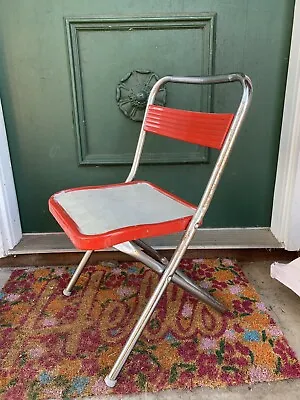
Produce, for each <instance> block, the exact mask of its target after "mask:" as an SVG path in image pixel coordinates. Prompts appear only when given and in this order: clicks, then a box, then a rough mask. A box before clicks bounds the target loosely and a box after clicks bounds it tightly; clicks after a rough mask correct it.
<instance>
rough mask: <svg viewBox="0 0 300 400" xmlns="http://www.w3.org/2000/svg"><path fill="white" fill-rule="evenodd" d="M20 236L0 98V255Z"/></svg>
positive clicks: (19, 238) (6, 252)
mask: <svg viewBox="0 0 300 400" xmlns="http://www.w3.org/2000/svg"><path fill="white" fill-rule="evenodd" d="M21 237H22V230H21V223H20V217H19V209H18V202H17V196H16V190H15V184H14V178H13V173H12V166H11V161H10V155H9V149H8V142H7V137H6V130H5V125H4V117H3V111H2V104H1V99H0V257H4V256H6V255H7V254H8V251H9V250H11V249H12V248H13V247H14V246H15V245H16V244H17V243H18V242H19V241H20V240H21Z"/></svg>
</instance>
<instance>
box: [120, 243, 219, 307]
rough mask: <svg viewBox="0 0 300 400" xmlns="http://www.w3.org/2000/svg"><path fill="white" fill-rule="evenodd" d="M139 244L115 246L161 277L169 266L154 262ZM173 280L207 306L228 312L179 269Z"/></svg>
mask: <svg viewBox="0 0 300 400" xmlns="http://www.w3.org/2000/svg"><path fill="white" fill-rule="evenodd" d="M137 242H140V241H135V242H134V243H132V242H125V243H121V244H118V245H115V246H114V247H115V248H116V249H118V250H119V251H122V252H123V253H126V254H129V255H131V256H132V257H134V258H135V259H137V260H138V261H141V262H142V263H143V264H145V265H147V266H148V267H149V268H151V269H152V270H153V271H155V272H156V273H158V274H159V275H162V274H163V273H164V271H165V269H166V267H167V266H166V265H163V264H161V263H160V262H158V261H156V260H154V259H153V258H152V257H150V256H149V255H148V254H145V252H143V251H141V250H140V249H139V248H138V247H137V246H136V244H135V243H137ZM147 246H148V245H147ZM149 247H150V246H149ZM150 249H152V248H151V247H150ZM145 250H146V249H145ZM152 250H153V252H156V251H155V250H154V249H152ZM146 251H147V250H146ZM157 254H158V253H157ZM158 257H160V256H159V255H158ZM158 257H157V258H158ZM171 279H172V282H174V283H176V284H177V285H178V286H180V287H181V288H182V289H184V290H186V291H187V292H189V293H190V294H191V295H192V296H194V297H196V298H197V299H198V300H201V301H203V302H205V303H206V304H209V305H210V306H212V307H213V308H214V309H215V310H217V311H219V312H221V313H224V312H226V311H227V308H226V307H225V306H224V305H223V304H222V303H220V302H219V301H218V300H216V299H215V298H214V297H213V296H212V295H211V294H210V293H209V292H208V291H206V290H205V289H203V288H200V287H199V286H198V285H197V284H196V283H195V282H194V281H193V280H192V279H190V278H189V277H188V276H186V275H185V274H184V273H183V272H182V271H180V270H179V269H177V270H176V271H175V273H174V275H173V276H172V278H171Z"/></svg>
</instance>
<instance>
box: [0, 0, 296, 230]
mask: <svg viewBox="0 0 300 400" xmlns="http://www.w3.org/2000/svg"><path fill="white" fill-rule="evenodd" d="M293 8H294V1H293V0H285V1H282V0H251V1H249V0H226V1H225V0H201V1H200V0H197V1H183V0H172V1H158V0H150V1H140V0H123V1H121V2H120V1H119V0H110V1H98V0H89V1H85V0H80V1H79V0H61V1H57V0H47V1H46V0H27V1H22V0H12V1H6V0H0V10H1V12H0V96H1V98H2V102H3V108H4V115H5V121H6V125H7V133H8V139H9V145H10V151H11V157H12V164H13V171H14V176H15V182H16V188H17V195H18V200H19V206H20V213H21V219H22V225H23V231H24V232H46V231H54V230H57V229H58V227H57V225H55V223H54V221H53V219H52V218H51V217H50V215H49V212H48V207H47V200H48V198H49V196H50V195H51V194H52V193H54V192H56V191H59V190H61V189H63V188H68V187H73V186H82V185H95V184H106V183H114V182H121V181H124V179H125V178H126V175H127V173H128V171H129V165H130V162H131V160H132V158H133V154H134V149H135V144H136V141H137V137H138V132H139V128H140V124H141V123H140V119H141V116H142V113H143V101H144V100H145V96H146V94H147V91H148V89H149V87H151V85H152V84H153V82H155V80H156V79H157V77H161V76H164V75H167V74H171V75H207V74H213V73H217V74H220V73H228V72H240V71H241V72H245V73H247V74H248V75H249V76H250V77H251V78H252V80H253V84H254V89H255V93H254V99H253V103H252V107H251V111H250V114H249V116H248V118H247V122H246V124H245V126H244V128H243V131H242V132H241V135H240V137H239V138H238V140H237V143H236V146H235V148H234V151H233V154H232V157H231V159H230V162H229V164H228V167H227V169H226V171H225V174H224V177H223V179H222V182H221V184H220V187H219V188H218V190H217V192H216V196H215V198H214V201H213V203H212V205H211V208H210V210H209V212H208V215H207V218H206V220H205V226H206V227H235V226H239V227H243V226H268V225H269V224H270V215H271V207H272V197H273V187H274V179H275V169H276V162H277V153H278V143H279V135H280V124H281V117H282V106H283V99H284V90H285V81H286V71H287V64H288V56H289V44H290V35H291V27H292V18H293ZM239 90H240V88H239V87H238V86H236V87H233V88H232V87H231V85H229V88H227V86H225V87H224V86H218V87H217V88H216V89H215V90H210V89H209V88H199V87H198V88H197V87H196V88H195V87H184V88H182V87H176V86H174V87H172V86H168V87H167V88H166V92H165V93H162V94H161V98H160V101H161V103H162V104H166V105H167V106H170V107H173V106H174V107H178V108H190V109H194V110H215V111H219V112H230V111H232V110H234V109H235V107H236V104H237V97H238V95H239ZM137 95H138V96H137ZM139 96H140V97H139ZM216 157H217V152H215V151H208V150H207V149H205V148H200V147H197V146H193V145H187V144H181V143H179V142H171V141H170V140H169V139H166V138H159V137H156V136H154V135H153V136H151V137H149V139H148V140H147V143H146V148H145V153H144V156H143V164H142V166H141V169H140V171H139V175H138V178H143V179H147V180H151V181H153V182H154V183H156V184H158V185H160V186H163V187H165V188H166V189H168V190H169V191H171V192H173V193H176V194H177V195H179V196H181V197H183V198H185V199H187V200H188V201H191V202H197V201H198V200H199V198H200V195H201V194H202V192H203V190H204V187H205V184H206V182H207V179H208V177H209V174H210V172H211V170H212V166H213V164H214V162H215V160H216Z"/></svg>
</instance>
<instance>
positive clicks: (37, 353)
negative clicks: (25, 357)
mask: <svg viewBox="0 0 300 400" xmlns="http://www.w3.org/2000/svg"><path fill="white" fill-rule="evenodd" d="M44 352H45V350H44V349H43V348H42V347H40V346H38V347H35V348H34V349H30V350H29V352H28V353H29V356H30V357H31V358H40V357H41V356H42V355H43V354H44Z"/></svg>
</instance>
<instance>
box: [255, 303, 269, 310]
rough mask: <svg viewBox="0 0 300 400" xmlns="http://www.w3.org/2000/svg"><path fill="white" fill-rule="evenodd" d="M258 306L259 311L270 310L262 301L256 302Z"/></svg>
mask: <svg viewBox="0 0 300 400" xmlns="http://www.w3.org/2000/svg"><path fill="white" fill-rule="evenodd" d="M256 307H257V309H258V310H259V311H263V312H266V311H268V310H267V307H266V306H265V304H264V303H262V302H260V303H256Z"/></svg>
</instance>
